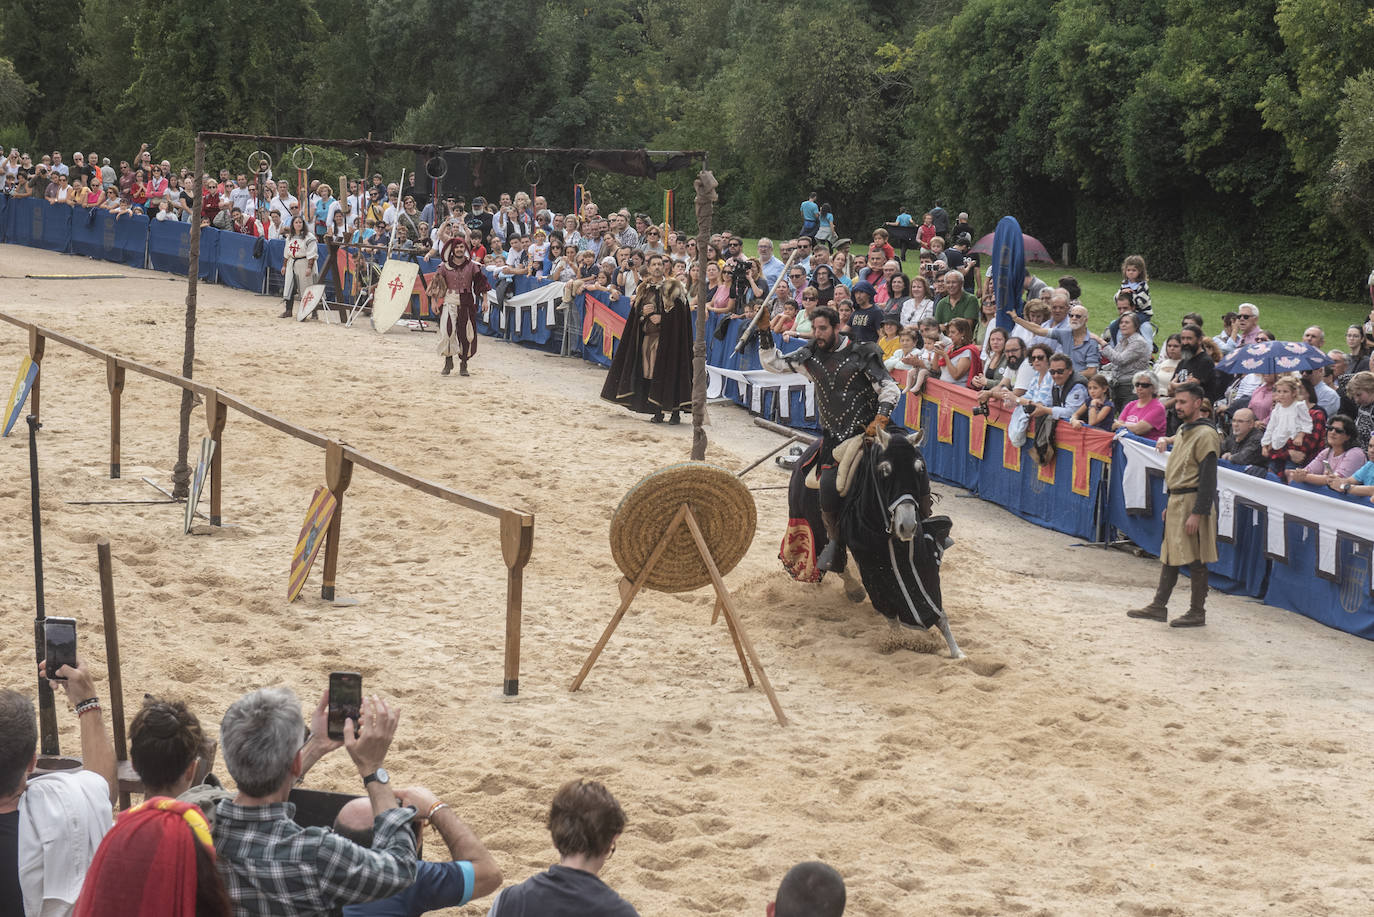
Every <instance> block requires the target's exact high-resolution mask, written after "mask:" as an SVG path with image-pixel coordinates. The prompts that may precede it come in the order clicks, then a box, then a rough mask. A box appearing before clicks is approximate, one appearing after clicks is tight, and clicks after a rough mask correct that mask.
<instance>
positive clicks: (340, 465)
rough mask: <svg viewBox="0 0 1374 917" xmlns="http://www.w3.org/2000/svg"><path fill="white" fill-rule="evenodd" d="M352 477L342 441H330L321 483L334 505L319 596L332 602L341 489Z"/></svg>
mask: <svg viewBox="0 0 1374 917" xmlns="http://www.w3.org/2000/svg"><path fill="white" fill-rule="evenodd" d="M352 480H353V462H352V460H350V459H348V458H345V457H344V453H343V443H341V442H338V441H337V440H335V441H331V442H330V443H329V445H328V446H326V447H325V450H324V483H325V486H327V487H328V488H329V490H330V492H331V493H333V494H334V499H335V500H337V501H338V506H337V507H336V508H335V510H334V518H333V519H331V520H329V529H328V531H327V533H326V535H325V539H326V540H325V543H324V584H323V585H322V586H320V598H322V599H324V600H325V601H326V602H332V601H334V576H335V574H336V573H337V572H338V569H339V534H340V530H341V525H342V520H343V509H344V499H343V498H344V491H345V490H348V485H349V483H350V482H351V481H352Z"/></svg>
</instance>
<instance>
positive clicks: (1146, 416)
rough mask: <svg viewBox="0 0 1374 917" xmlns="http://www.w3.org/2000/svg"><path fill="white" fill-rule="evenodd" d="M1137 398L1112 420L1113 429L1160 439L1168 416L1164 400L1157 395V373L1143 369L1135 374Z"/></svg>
mask: <svg viewBox="0 0 1374 917" xmlns="http://www.w3.org/2000/svg"><path fill="white" fill-rule="evenodd" d="M1135 395H1136V400H1135V401H1132V402H1130V403H1129V404H1127V405H1125V406H1124V407H1122V408H1121V413H1120V414H1118V415H1117V418H1116V420H1114V421H1112V429H1113V430H1130V431H1131V432H1132V433H1134V434H1136V435H1137V436H1143V437H1145V438H1146V439H1159V438H1160V437H1161V436H1163V435H1164V431H1165V429H1166V425H1167V418H1166V417H1165V415H1164V402H1162V401H1160V400H1159V399H1158V398H1157V397H1155V374H1154V373H1152V372H1150V371H1149V370H1148V369H1142V370H1141V371H1140V372H1138V373H1136V374H1135Z"/></svg>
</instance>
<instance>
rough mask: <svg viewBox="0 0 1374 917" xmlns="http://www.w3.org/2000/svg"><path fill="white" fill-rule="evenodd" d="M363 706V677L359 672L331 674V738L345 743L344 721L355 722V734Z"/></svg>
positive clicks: (329, 731)
mask: <svg viewBox="0 0 1374 917" xmlns="http://www.w3.org/2000/svg"><path fill="white" fill-rule="evenodd" d="M362 706H363V676H361V675H359V674H358V673H357V672H330V673H329V726H328V729H327V732H328V735H329V738H331V739H333V740H334V741H336V742H339V741H343V737H344V720H346V719H350V718H351V719H352V720H353V729H354V734H355V735H356V734H357V729H358V713H359V711H360V710H361V709H362Z"/></svg>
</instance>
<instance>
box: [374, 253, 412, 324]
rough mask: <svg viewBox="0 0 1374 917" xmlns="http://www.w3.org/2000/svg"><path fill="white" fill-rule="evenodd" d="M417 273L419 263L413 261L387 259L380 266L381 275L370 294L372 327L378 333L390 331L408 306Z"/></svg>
mask: <svg viewBox="0 0 1374 917" xmlns="http://www.w3.org/2000/svg"><path fill="white" fill-rule="evenodd" d="M419 274H420V265H418V264H416V263H415V262H413V261H401V260H398V259H396V258H388V259H387V262H386V264H385V266H383V267H382V277H381V279H380V280H378V281H377V289H376V290H375V291H374V292H373V294H372V327H373V328H375V329H376V330H377V333H378V334H386V333H387V332H388V331H390V330H391V328H392V326H393V325H395V324H396V321H397V319H399V318H400V317H401V316H402V315H404V314H405V311H406V309H407V308H409V307H410V297H411V296H412V295H413V294H414V292H415V278H416V277H418V276H419Z"/></svg>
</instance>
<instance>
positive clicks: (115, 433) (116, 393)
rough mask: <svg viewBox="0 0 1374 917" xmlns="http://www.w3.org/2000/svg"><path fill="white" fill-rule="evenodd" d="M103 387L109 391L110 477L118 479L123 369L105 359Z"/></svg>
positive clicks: (111, 359) (110, 360)
mask: <svg viewBox="0 0 1374 917" xmlns="http://www.w3.org/2000/svg"><path fill="white" fill-rule="evenodd" d="M105 385H106V387H107V388H109V390H110V477H111V478H117V477H119V402H120V398H121V397H122V396H123V395H124V367H122V366H120V365H119V363H117V362H116V361H115V358H114V357H113V356H107V357H106V358H105Z"/></svg>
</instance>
